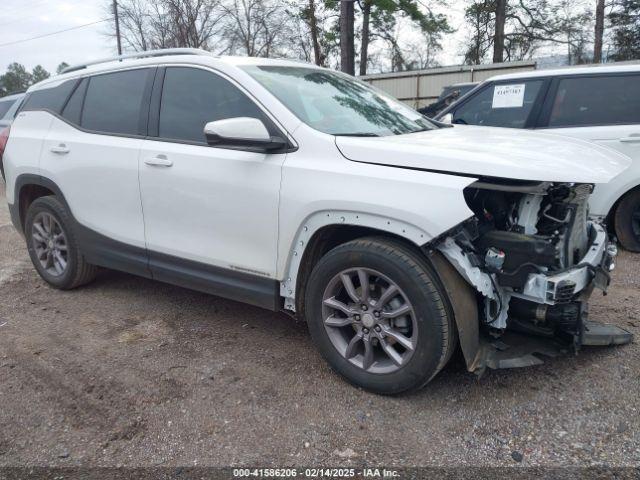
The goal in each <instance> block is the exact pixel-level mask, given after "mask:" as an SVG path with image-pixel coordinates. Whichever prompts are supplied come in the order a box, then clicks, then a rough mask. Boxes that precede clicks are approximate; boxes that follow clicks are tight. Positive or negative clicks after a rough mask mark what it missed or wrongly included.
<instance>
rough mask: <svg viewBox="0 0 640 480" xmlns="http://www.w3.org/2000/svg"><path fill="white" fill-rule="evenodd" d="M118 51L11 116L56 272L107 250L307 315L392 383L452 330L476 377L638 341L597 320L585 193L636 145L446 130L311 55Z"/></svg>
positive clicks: (435, 367) (123, 266) (27, 231)
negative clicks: (544, 356)
mask: <svg viewBox="0 0 640 480" xmlns="http://www.w3.org/2000/svg"><path fill="white" fill-rule="evenodd" d="M118 60H120V61H110V62H101V63H97V64H95V65H83V66H79V67H76V68H71V69H69V70H67V73H66V74H64V75H61V76H58V77H54V78H50V79H48V80H45V81H43V82H41V83H39V84H37V85H35V86H33V87H31V88H30V89H29V91H28V93H27V98H26V99H25V102H24V104H23V107H22V108H21V110H20V112H19V113H18V116H17V117H16V120H15V121H14V123H13V124H12V126H11V132H10V136H9V140H8V143H7V146H6V149H5V151H4V159H5V166H6V173H7V189H6V192H7V200H8V203H9V209H10V212H11V218H12V221H13V223H14V225H15V226H16V228H17V229H18V230H19V231H20V232H23V233H24V235H25V239H26V245H27V249H28V252H29V255H30V257H31V260H32V262H33V265H34V267H35V269H36V270H37V271H38V273H39V274H40V276H41V277H42V278H43V279H44V280H45V281H46V282H48V283H49V284H50V285H51V286H53V287H55V288H60V289H71V288H75V287H78V286H80V285H83V284H86V283H87V282H90V281H91V280H93V279H94V277H95V276H96V271H97V267H98V266H102V267H109V268H114V269H118V270H122V271H125V272H130V273H133V274H136V275H141V276H144V277H148V278H153V279H156V280H160V281H164V282H169V283H173V284H177V285H182V286H185V287H188V288H193V289H196V290H201V291H204V292H209V293H212V294H215V295H219V296H223V297H227V298H231V299H234V300H239V301H242V302H247V303H250V304H254V305H257V306H260V307H264V308H268V309H271V310H274V311H279V310H285V311H288V312H291V313H294V312H295V313H296V314H297V315H299V316H300V317H302V318H304V319H306V321H307V322H308V325H309V330H310V332H311V337H312V339H313V341H314V343H315V345H316V346H317V347H318V349H319V351H320V353H321V354H322V355H323V356H324V358H325V359H326V360H327V361H328V362H329V364H330V365H331V366H332V367H333V368H334V369H335V370H336V371H337V372H339V373H340V374H342V375H343V376H344V377H345V378H347V379H348V380H349V381H351V382H353V383H354V384H356V385H359V386H361V387H363V388H366V389H368V390H371V391H374V392H379V393H387V394H391V393H398V392H402V391H405V390H408V389H415V388H419V387H421V386H423V385H425V384H426V383H427V382H429V380H431V379H432V378H433V377H434V376H435V375H436V374H437V373H438V372H439V371H440V370H441V369H442V367H443V366H444V365H445V364H446V363H447V361H448V360H449V358H450V357H451V355H452V353H453V351H454V350H455V348H456V345H457V343H458V342H459V343H460V346H461V348H462V352H463V354H464V357H465V359H466V362H467V366H468V369H469V370H470V371H475V372H480V371H483V370H484V369H485V368H487V367H489V368H506V367H513V366H523V365H532V364H535V363H540V360H538V359H537V358H536V357H535V356H533V355H532V354H533V353H535V352H541V351H542V352H546V353H549V351H550V350H553V349H555V348H560V347H559V345H562V348H571V349H577V348H579V347H580V346H581V345H590V344H599V345H604V344H613V343H624V342H628V341H630V338H631V336H630V335H629V334H628V333H626V332H625V331H624V330H620V329H617V328H615V327H611V326H609V327H607V326H604V325H598V324H596V323H593V322H591V321H589V320H587V316H586V315H587V314H586V311H587V301H588V298H589V296H590V294H591V291H592V289H593V288H594V287H597V288H601V289H606V288H607V286H608V283H609V280H608V279H609V275H608V272H609V270H610V269H611V268H613V257H614V256H615V253H616V252H615V247H614V246H613V245H611V244H610V243H609V242H608V240H607V233H606V231H605V229H604V228H603V227H602V226H601V225H600V224H599V223H597V222H593V221H588V220H587V214H586V212H587V210H586V204H587V200H588V197H589V194H590V192H591V184H593V183H606V182H608V181H609V180H610V179H612V178H614V177H615V176H617V175H619V174H620V173H621V172H623V171H624V170H625V169H626V168H627V167H628V165H629V163H630V160H629V159H628V158H627V157H625V156H624V155H621V154H618V153H616V152H614V151H612V150H610V149H607V148H605V147H600V146H597V145H591V144H588V143H585V142H581V141H577V140H570V139H563V138H560V137H557V136H550V135H542V134H537V133H522V132H514V131H510V130H507V129H479V128H471V127H453V128H452V127H447V126H442V125H436V124H433V123H431V122H430V121H429V120H427V119H426V118H425V117H423V116H422V115H420V114H418V113H417V112H416V111H415V110H412V109H410V108H408V107H407V106H405V105H404V104H402V103H400V102H398V101H396V100H394V99H393V98H391V97H389V96H387V95H386V94H383V93H381V92H379V91H378V90H376V89H374V88H372V87H371V86H369V85H367V84H365V83H362V82H360V81H358V80H356V79H354V78H353V77H350V76H348V75H345V74H342V73H339V72H334V71H331V70H327V69H323V68H319V67H316V66H314V65H306V64H300V63H298V62H289V61H285V60H270V59H263V58H237V57H215V56H212V55H211V54H209V53H207V52H204V51H201V50H182V49H178V50H167V51H157V52H142V53H139V54H131V55H124V56H121V57H119V58H118ZM513 329H519V330H521V331H524V332H527V333H529V334H532V335H533V336H525V337H524V338H525V339H527V340H526V341H525V342H524V343H523V340H522V338H523V337H521V336H519V335H516V336H515V337H513V333H512V330H513ZM489 333H490V334H491V335H489ZM535 335H538V336H537V337H536V336H535ZM497 338H499V339H500V340H499V341H498V340H497ZM513 341H515V342H516V343H512V342H513ZM509 345H513V348H509ZM238 355H242V352H238Z"/></svg>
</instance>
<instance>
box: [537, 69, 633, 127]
mask: <svg viewBox="0 0 640 480" xmlns="http://www.w3.org/2000/svg"><path fill="white" fill-rule="evenodd" d="M635 123H640V75H638V74H636V75H633V74H629V75H615V76H597V77H572V78H563V79H561V80H560V81H559V82H558V88H557V91H556V95H555V98H554V100H553V105H552V107H551V112H550V114H549V121H548V126H549V127H580V126H590V125H593V126H596V125H625V124H635Z"/></svg>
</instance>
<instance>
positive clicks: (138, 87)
mask: <svg viewBox="0 0 640 480" xmlns="http://www.w3.org/2000/svg"><path fill="white" fill-rule="evenodd" d="M148 73H149V70H148V69H141V70H127V71H124V72H115V73H107V74H104V75H96V76H94V77H91V78H90V79H89V86H88V87H87V94H86V97H85V100H84V108H83V110H82V123H81V125H82V127H83V128H86V129H88V130H93V131H96V132H104V133H117V134H124V135H140V134H142V133H143V132H141V131H140V129H139V123H140V113H141V112H140V110H141V108H142V103H143V98H144V92H145V86H146V82H147V75H148Z"/></svg>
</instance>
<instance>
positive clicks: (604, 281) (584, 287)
mask: <svg viewBox="0 0 640 480" xmlns="http://www.w3.org/2000/svg"><path fill="white" fill-rule="evenodd" d="M589 228H590V229H591V232H592V235H591V238H592V242H591V245H590V247H589V250H588V252H587V253H586V254H585V256H584V257H583V259H582V261H581V262H580V263H578V264H577V265H575V266H574V267H572V268H569V269H567V270H565V271H562V272H555V273H553V274H544V273H539V274H532V275H530V277H529V278H528V280H527V283H526V285H525V287H524V288H523V290H522V292H513V293H512V294H511V296H512V297H518V298H522V299H524V300H528V301H531V302H535V303H537V304H540V305H541V306H543V305H548V306H551V305H558V306H560V307H549V308H561V307H562V308H564V306H565V304H568V303H569V302H573V303H574V304H576V302H577V304H578V305H580V306H581V308H580V312H579V314H578V315H577V318H576V322H575V323H574V324H573V325H571V327H570V328H568V329H567V330H565V331H564V332H559V333H558V334H557V335H556V336H552V337H541V336H535V335H531V334H523V333H522V332H521V331H520V332H519V331H517V329H516V330H515V331H514V330H511V329H508V330H507V331H506V332H504V334H503V335H502V336H501V337H500V338H499V339H496V338H492V337H491V336H490V335H486V334H484V335H482V338H481V339H480V345H479V349H478V355H477V357H476V361H475V362H474V367H475V368H474V369H473V371H475V372H476V373H478V374H481V373H482V372H483V371H484V370H485V369H486V368H491V369H501V368H517V367H527V366H531V365H539V364H542V363H544V361H543V359H544V358H553V357H557V356H560V355H567V354H570V353H572V352H573V353H577V351H578V350H580V348H581V347H583V346H612V345H625V344H628V343H630V342H631V341H633V334H631V333H630V332H628V331H626V330H624V329H622V328H620V327H617V326H615V325H610V324H603V323H600V322H596V321H593V320H591V319H589V313H588V308H587V300H588V298H589V296H590V295H591V292H592V291H593V289H594V288H598V289H600V290H602V291H603V292H604V293H605V294H606V290H607V288H608V286H609V283H610V281H611V277H610V274H609V272H610V271H611V270H613V268H614V260H615V257H616V255H617V249H616V247H615V245H614V244H612V243H610V242H609V240H608V238H607V233H606V231H605V229H604V227H603V226H602V225H600V224H596V223H591V224H590V227H589ZM509 323H510V324H512V325H511V326H512V327H514V328H515V327H516V325H517V322H509Z"/></svg>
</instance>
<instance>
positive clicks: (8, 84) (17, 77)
mask: <svg viewBox="0 0 640 480" xmlns="http://www.w3.org/2000/svg"><path fill="white" fill-rule="evenodd" d="M31 83H32V82H31V73H29V72H28V71H27V69H26V68H24V65H21V64H19V63H12V64H11V65H9V66H8V67H7V72H6V73H5V74H4V75H2V76H0V93H1V94H2V95H7V94H9V93H11V92H17V91H19V90H25V89H26V88H27V87H28V86H29V85H31Z"/></svg>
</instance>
